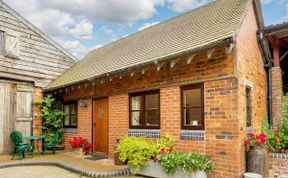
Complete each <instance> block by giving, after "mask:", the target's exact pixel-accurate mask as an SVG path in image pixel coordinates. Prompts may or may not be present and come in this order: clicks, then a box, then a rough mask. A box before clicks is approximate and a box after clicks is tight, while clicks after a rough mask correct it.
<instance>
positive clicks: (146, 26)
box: [138, 22, 159, 31]
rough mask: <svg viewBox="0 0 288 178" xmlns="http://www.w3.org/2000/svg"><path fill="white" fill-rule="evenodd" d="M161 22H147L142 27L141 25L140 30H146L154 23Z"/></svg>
mask: <svg viewBox="0 0 288 178" xmlns="http://www.w3.org/2000/svg"><path fill="white" fill-rule="evenodd" d="M158 23H159V22H152V23H149V22H148V23H145V24H144V25H143V26H142V27H140V28H139V29H138V30H139V31H141V30H144V29H145V28H148V27H151V26H153V25H156V24H158Z"/></svg>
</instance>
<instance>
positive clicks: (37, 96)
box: [32, 87, 43, 135]
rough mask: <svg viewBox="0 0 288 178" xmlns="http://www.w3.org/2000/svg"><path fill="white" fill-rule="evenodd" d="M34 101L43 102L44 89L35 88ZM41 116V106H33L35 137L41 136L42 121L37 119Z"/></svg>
mask: <svg viewBox="0 0 288 178" xmlns="http://www.w3.org/2000/svg"><path fill="white" fill-rule="evenodd" d="M33 98H34V100H42V99H43V89H42V88H38V87H35V88H34V97H33ZM39 114H41V108H40V105H35V104H33V126H32V127H33V135H41V134H42V129H41V128H39V126H41V125H42V119H41V118H39V117H37V115H39Z"/></svg>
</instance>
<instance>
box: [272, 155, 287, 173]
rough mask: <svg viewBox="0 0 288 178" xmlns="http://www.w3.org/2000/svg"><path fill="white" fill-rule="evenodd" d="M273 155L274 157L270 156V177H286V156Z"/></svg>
mask: <svg viewBox="0 0 288 178" xmlns="http://www.w3.org/2000/svg"><path fill="white" fill-rule="evenodd" d="M272 154H273V153H272ZM273 155H274V156H275V157H274V158H273V157H272V156H270V169H271V170H270V178H274V177H288V156H287V155H283V154H273ZM280 157H282V158H280Z"/></svg>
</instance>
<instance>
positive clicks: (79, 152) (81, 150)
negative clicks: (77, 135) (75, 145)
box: [74, 148, 84, 157]
mask: <svg viewBox="0 0 288 178" xmlns="http://www.w3.org/2000/svg"><path fill="white" fill-rule="evenodd" d="M74 154H75V155H78V156H80V157H83V155H84V153H83V148H79V149H75V150H74Z"/></svg>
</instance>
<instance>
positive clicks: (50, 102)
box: [39, 95, 65, 142]
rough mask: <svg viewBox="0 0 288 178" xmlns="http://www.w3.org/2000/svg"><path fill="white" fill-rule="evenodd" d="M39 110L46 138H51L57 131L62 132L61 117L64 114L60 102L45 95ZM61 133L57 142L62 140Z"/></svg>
mask: <svg viewBox="0 0 288 178" xmlns="http://www.w3.org/2000/svg"><path fill="white" fill-rule="evenodd" d="M41 111H42V113H41V114H40V115H39V117H40V118H42V119H43V123H42V126H41V128H42V130H43V133H44V135H45V136H46V138H47V139H48V140H50V139H52V138H53V136H54V134H55V133H56V132H57V131H60V133H61V132H62V118H63V116H64V115H65V114H64V113H63V112H62V107H61V102H60V101H58V100H56V99H55V98H53V97H52V96H51V95H47V96H46V97H44V99H43V100H42V102H41ZM62 141H63V137H62V134H61V135H60V138H59V140H58V142H62Z"/></svg>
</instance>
